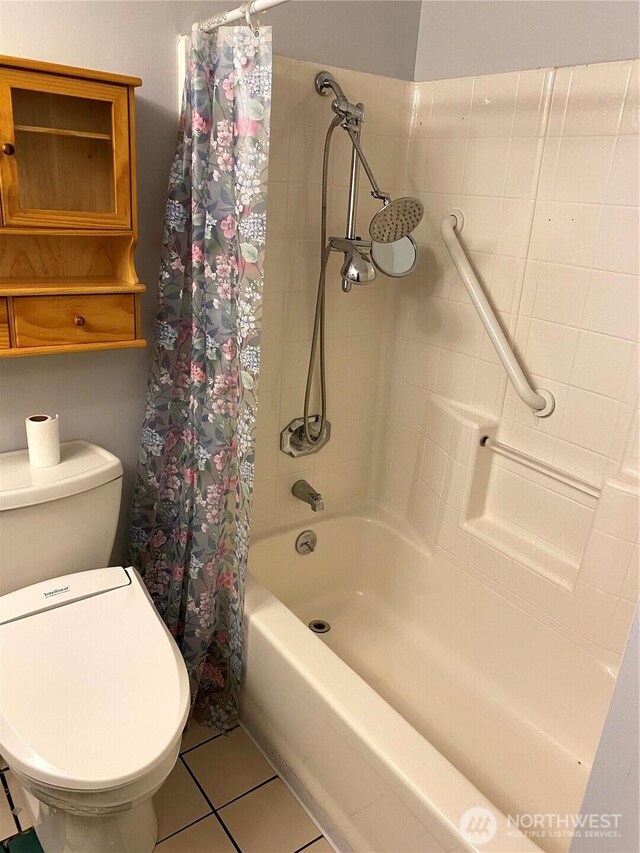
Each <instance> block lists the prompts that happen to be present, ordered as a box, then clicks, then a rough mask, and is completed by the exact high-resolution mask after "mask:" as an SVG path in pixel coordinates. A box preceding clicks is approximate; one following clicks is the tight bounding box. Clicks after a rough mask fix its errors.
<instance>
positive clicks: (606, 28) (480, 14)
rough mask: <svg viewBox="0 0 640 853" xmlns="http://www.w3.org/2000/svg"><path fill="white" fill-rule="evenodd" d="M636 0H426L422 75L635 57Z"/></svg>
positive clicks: (418, 75)
mask: <svg viewBox="0 0 640 853" xmlns="http://www.w3.org/2000/svg"><path fill="white" fill-rule="evenodd" d="M639 21H640V7H639V6H638V4H637V3H636V2H635V0H517V2H514V0H511V2H509V0H424V2H423V4H422V15H421V17H420V33H419V35H418V49H417V52H416V63H415V76H414V80H442V79H444V78H447V77H471V76H476V75H478V74H495V73H496V72H499V71H521V70H524V69H527V68H543V67H546V66H549V65H558V66H560V65H580V64H583V63H587V62H607V61H611V60H615V59H634V58H636V57H637V56H638V55H639V53H638V42H639V38H640V37H639V28H640V22H639Z"/></svg>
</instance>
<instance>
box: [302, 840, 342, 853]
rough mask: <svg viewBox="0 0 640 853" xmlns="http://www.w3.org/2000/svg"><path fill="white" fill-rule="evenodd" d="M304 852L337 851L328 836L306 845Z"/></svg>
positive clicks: (327, 852)
mask: <svg viewBox="0 0 640 853" xmlns="http://www.w3.org/2000/svg"><path fill="white" fill-rule="evenodd" d="M302 853H335V851H334V849H333V847H332V846H331V845H330V844H329V842H328V841H327V839H326V838H319V839H318V840H317V841H314V842H313V844H310V845H309V846H308V847H305V848H304V850H303V851H302Z"/></svg>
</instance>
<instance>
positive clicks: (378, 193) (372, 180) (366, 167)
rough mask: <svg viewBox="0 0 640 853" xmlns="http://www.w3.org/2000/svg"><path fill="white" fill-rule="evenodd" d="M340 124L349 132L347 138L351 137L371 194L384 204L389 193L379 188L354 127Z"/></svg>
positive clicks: (388, 200) (387, 201) (388, 197)
mask: <svg viewBox="0 0 640 853" xmlns="http://www.w3.org/2000/svg"><path fill="white" fill-rule="evenodd" d="M342 126H343V127H344V129H345V130H346V131H347V133H348V134H349V138H350V139H351V143H352V145H353V147H354V148H355V151H356V153H357V155H358V159H359V160H360V163H361V164H362V168H363V169H364V170H365V172H366V175H367V178H369V183H370V184H371V187H372V190H371V195H372V196H373V197H374V198H378V199H380V201H383V202H384V203H385V204H389V202H390V201H391V196H390V195H389V193H386V192H384V190H381V189H380V185H379V184H378V182H377V181H376V177H375V175H374V174H373V172H372V171H371V166H370V165H369V161H368V160H367V157H366V155H365V153H364V151H363V150H362V146H361V145H360V140H359V139H358V135H357V134H356V132H355V131H354V129H353V127H352V126H351V124H350V123H345V124H343V125H342Z"/></svg>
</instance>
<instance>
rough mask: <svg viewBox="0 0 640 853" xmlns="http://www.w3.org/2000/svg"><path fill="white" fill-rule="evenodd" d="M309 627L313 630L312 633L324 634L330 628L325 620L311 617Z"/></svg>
mask: <svg viewBox="0 0 640 853" xmlns="http://www.w3.org/2000/svg"><path fill="white" fill-rule="evenodd" d="M309 627H310V628H311V630H312V631H313V632H314V634H326V633H327V632H328V631H330V630H331V625H329V623H328V622H325V621H324V619H312V620H311V622H309Z"/></svg>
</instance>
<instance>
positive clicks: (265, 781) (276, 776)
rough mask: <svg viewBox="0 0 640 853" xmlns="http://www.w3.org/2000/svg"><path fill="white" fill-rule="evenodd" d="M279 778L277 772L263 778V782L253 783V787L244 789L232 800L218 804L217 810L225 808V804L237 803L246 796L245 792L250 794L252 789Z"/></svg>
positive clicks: (254, 789) (255, 789) (262, 786)
mask: <svg viewBox="0 0 640 853" xmlns="http://www.w3.org/2000/svg"><path fill="white" fill-rule="evenodd" d="M279 778H280V777H279V776H278V774H277V773H276V774H275V775H274V776H270V777H269V778H268V779H265V780H264V781H263V782H260V783H259V784H258V785H254V786H253V788H249V790H248V791H245V792H244V793H243V794H238V796H237V797H234V798H233V799H232V800H229V801H228V802H226V803H224V805H222V806H218V808H217V811H221V810H222V809H225V808H226V807H227V806H230V805H231V804H232V803H237V802H238V800H241V799H242V798H243V797H246V796H247V794H252V793H253V792H254V791H257V790H258V788H264V786H265V785H268V784H269V782H275V780H276V779H279Z"/></svg>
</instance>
